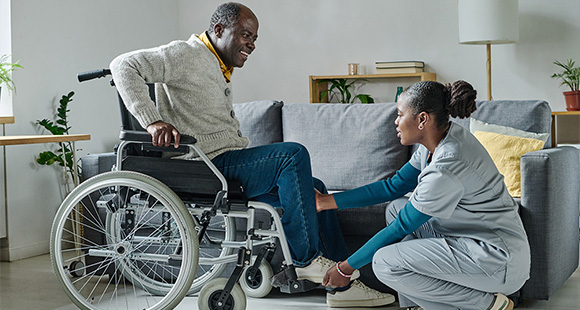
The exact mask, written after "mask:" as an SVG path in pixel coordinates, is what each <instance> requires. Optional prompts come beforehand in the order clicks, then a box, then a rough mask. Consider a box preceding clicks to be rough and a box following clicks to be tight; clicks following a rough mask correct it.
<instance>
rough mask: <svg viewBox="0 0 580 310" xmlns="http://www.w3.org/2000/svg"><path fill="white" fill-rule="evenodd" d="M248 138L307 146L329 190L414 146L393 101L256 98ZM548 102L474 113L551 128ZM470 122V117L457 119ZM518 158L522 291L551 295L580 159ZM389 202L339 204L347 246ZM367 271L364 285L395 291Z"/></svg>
mask: <svg viewBox="0 0 580 310" xmlns="http://www.w3.org/2000/svg"><path fill="white" fill-rule="evenodd" d="M234 110H235V113H236V115H237V117H238V119H239V120H240V123H241V126H242V128H241V129H242V132H243V133H244V135H245V136H247V137H249V138H250V140H251V145H250V146H257V145H263V144H269V143H276V142H282V141H294V142H299V143H302V144H303V145H305V146H306V148H307V149H308V151H309V153H310V156H311V160H312V169H313V175H314V176H315V177H317V178H319V179H321V180H322V181H324V183H325V184H326V186H327V187H328V189H329V190H330V191H342V190H348V189H352V188H355V187H358V186H361V185H365V184H368V183H370V182H374V181H377V180H380V179H384V178H388V177H390V176H392V175H393V174H394V173H395V171H396V170H397V169H398V168H400V167H401V166H403V165H404V164H405V163H406V162H407V161H408V160H409V158H410V156H411V154H412V152H413V147H406V146H402V145H401V144H400V143H399V139H398V138H397V136H396V131H395V125H394V121H395V118H396V115H397V113H396V106H395V104H394V103H377V104H369V105H363V104H355V105H342V104H306V103H305V104H302V103H295V104H286V105H284V104H283V103H281V102H277V101H257V102H249V103H243V104H235V105H234ZM550 113H551V111H550V107H549V105H548V103H547V102H545V101H490V102H488V101H483V102H478V110H477V111H476V112H475V113H474V114H473V115H472V117H473V118H476V119H479V120H481V121H484V122H487V123H493V124H498V125H503V126H510V127H514V128H517V129H521V130H525V131H530V132H536V133H549V132H550V128H551V124H550V121H551V117H550ZM453 121H456V122H457V123H459V124H461V125H463V126H464V127H466V128H469V120H465V119H463V120H453ZM550 145H551V143H550V141H548V142H547V143H546V146H545V148H544V149H542V150H539V151H534V152H530V153H527V154H525V155H524V156H522V158H521V179H522V197H521V199H520V198H518V199H517V201H518V203H519V204H520V206H521V208H520V214H521V216H522V219H523V222H524V225H525V228H526V231H527V233H528V237H529V241H530V246H531V250H532V270H531V277H530V279H529V280H528V281H527V283H526V284H525V285H524V287H523V288H522V289H521V291H520V292H519V296H516V297H519V298H523V299H548V298H549V297H550V295H552V294H553V293H554V292H555V291H556V290H557V289H558V288H559V287H560V286H561V285H562V284H563V283H564V282H565V281H566V280H567V279H568V278H569V277H570V275H571V274H572V273H573V272H574V270H575V269H576V268H577V267H578V261H579V258H578V256H579V242H578V241H579V230H578V228H579V225H578V217H579V212H580V194H579V193H580V159H579V155H578V150H577V149H575V148H572V147H556V148H550V147H549V146H550ZM82 161H83V162H82V165H83V176H84V178H87V177H90V176H92V175H94V174H96V173H100V172H103V171H108V170H110V167H111V164H112V162H111V161H110V154H109V155H99V154H97V155H89V156H86V157H84V158H83V159H82ZM385 206H386V204H382V205H375V206H370V207H365V208H359V209H350V210H341V211H340V212H339V220H340V224H341V228H342V231H343V235H344V237H345V240H346V241H347V246H348V248H349V251H350V252H353V251H355V250H356V249H358V247H360V246H361V245H362V244H364V242H366V241H367V240H368V239H369V238H370V237H372V236H373V235H374V234H375V233H376V232H378V231H379V230H380V229H382V228H383V227H385V216H384V208H385ZM361 271H362V276H361V277H362V280H363V282H365V283H366V284H367V285H369V286H371V287H374V288H377V289H379V290H383V291H390V289H389V288H387V287H385V286H384V285H382V283H380V282H379V281H378V280H377V279H376V278H375V277H374V275H373V273H372V270H371V269H370V266H366V267H365V268H363V270H361Z"/></svg>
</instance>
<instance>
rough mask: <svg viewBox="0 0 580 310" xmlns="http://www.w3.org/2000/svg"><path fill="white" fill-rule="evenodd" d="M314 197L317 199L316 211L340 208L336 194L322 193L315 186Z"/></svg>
mask: <svg viewBox="0 0 580 310" xmlns="http://www.w3.org/2000/svg"><path fill="white" fill-rule="evenodd" d="M314 197H315V199H316V212H320V211H324V210H334V209H338V207H337V206H336V202H335V201H334V196H332V195H331V194H322V193H320V192H319V191H318V190H317V189H316V188H315V189H314Z"/></svg>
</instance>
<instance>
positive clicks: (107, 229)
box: [50, 171, 198, 309]
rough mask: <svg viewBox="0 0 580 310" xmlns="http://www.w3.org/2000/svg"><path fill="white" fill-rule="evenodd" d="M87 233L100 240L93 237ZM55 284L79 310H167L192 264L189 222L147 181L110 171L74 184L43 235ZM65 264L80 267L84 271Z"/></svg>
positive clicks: (179, 206)
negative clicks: (46, 235) (47, 242)
mask: <svg viewBox="0 0 580 310" xmlns="http://www.w3.org/2000/svg"><path fill="white" fill-rule="evenodd" d="M94 236H100V237H101V240H99V239H98V238H95V237H94ZM50 241H51V260H52V264H53V268H54V270H55V272H56V275H57V279H58V281H59V282H60V283H61V285H62V286H63V288H64V290H65V292H66V293H67V295H68V296H69V297H70V298H71V300H72V301H73V302H74V303H75V304H76V305H77V306H78V307H79V308H81V309H172V308H174V307H175V306H177V304H178V303H179V302H180V301H181V300H182V299H183V298H184V297H185V295H186V294H187V292H188V290H189V288H190V287H191V284H192V282H193V279H194V276H195V271H196V266H197V261H198V253H197V250H198V239H197V235H196V233H195V224H194V223H193V220H192V218H191V216H190V214H189V213H188V212H187V210H186V208H185V206H184V205H183V202H182V201H181V200H180V199H179V198H178V197H177V195H175V193H173V191H171V189H169V188H168V187H167V186H165V185H164V184H163V183H161V182H159V181H157V180H156V179H153V178H151V177H149V176H146V175H143V174H140V173H135V172H130V171H115V172H108V173H104V174H100V175H97V176H95V177H93V178H91V179H89V180H87V181H85V182H83V183H82V184H81V185H79V186H78V187H77V188H75V189H74V190H73V191H72V192H71V194H70V195H69V196H68V197H67V198H66V199H65V200H64V202H63V203H62V205H61V207H60V208H59V210H58V212H57V214H56V216H55V220H54V222H53V226H52V230H51V240H50ZM73 261H80V262H83V265H84V267H83V268H84V270H79V268H78V266H81V265H80V264H78V263H75V264H74V265H75V266H77V268H75V274H76V275H77V276H78V277H73V276H71V274H70V273H69V271H68V269H69V267H67V266H69V265H70V264H71V263H72V262H73Z"/></svg>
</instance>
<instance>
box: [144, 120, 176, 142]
mask: <svg viewBox="0 0 580 310" xmlns="http://www.w3.org/2000/svg"><path fill="white" fill-rule="evenodd" d="M147 132H148V133H149V134H150V135H151V140H152V142H153V145H155V146H165V147H168V146H169V145H171V138H173V139H174V140H175V141H174V143H173V146H174V147H175V148H177V147H178V146H179V139H180V138H179V137H180V136H179V131H177V129H175V127H173V125H171V124H169V123H165V122H163V121H157V122H155V123H153V124H151V125H149V126H147Z"/></svg>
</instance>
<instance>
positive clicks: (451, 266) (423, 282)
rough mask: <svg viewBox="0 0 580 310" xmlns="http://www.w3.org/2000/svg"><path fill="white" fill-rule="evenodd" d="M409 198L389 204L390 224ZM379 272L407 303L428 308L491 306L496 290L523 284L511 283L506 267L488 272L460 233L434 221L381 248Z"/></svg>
mask: <svg viewBox="0 0 580 310" xmlns="http://www.w3.org/2000/svg"><path fill="white" fill-rule="evenodd" d="M407 202H408V200H407V199H405V198H401V199H398V200H395V201H393V202H392V203H390V204H389V206H388V207H387V211H386V219H387V223H390V222H392V221H393V220H394V219H395V217H396V215H397V214H398V212H399V210H400V209H401V208H403V207H404V206H405V204H406V203H407ZM373 271H374V273H375V275H376V276H377V278H378V279H379V280H380V281H381V282H383V283H384V284H386V285H387V286H389V287H391V288H392V289H394V290H396V291H397V292H398V293H399V304H400V306H401V307H412V306H421V307H423V308H424V309H426V310H438V309H441V310H449V309H489V307H490V306H491V304H492V302H493V301H494V293H496V292H502V293H504V294H505V295H508V294H512V293H514V292H515V291H517V290H518V289H519V288H520V286H517V287H516V286H513V285H508V284H506V283H505V276H506V269H505V268H502V269H501V270H499V271H498V272H496V273H494V274H492V275H488V274H486V273H484V272H483V271H482V267H481V266H479V265H477V264H475V263H474V262H473V260H472V259H471V257H470V256H469V254H468V253H466V251H465V249H464V247H463V246H462V245H461V243H460V242H458V239H457V238H450V237H444V236H442V235H440V234H438V233H437V232H435V231H433V228H432V226H431V225H430V222H427V223H425V224H423V225H422V226H421V227H420V228H419V229H417V230H416V231H415V232H413V234H411V235H409V236H407V237H406V238H405V239H403V240H402V241H401V242H399V243H395V244H392V245H389V246H386V247H384V248H381V249H380V250H378V251H377V252H376V253H375V255H374V257H373Z"/></svg>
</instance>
